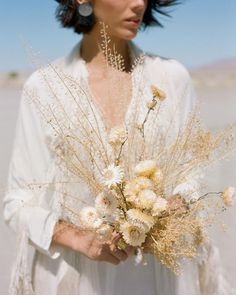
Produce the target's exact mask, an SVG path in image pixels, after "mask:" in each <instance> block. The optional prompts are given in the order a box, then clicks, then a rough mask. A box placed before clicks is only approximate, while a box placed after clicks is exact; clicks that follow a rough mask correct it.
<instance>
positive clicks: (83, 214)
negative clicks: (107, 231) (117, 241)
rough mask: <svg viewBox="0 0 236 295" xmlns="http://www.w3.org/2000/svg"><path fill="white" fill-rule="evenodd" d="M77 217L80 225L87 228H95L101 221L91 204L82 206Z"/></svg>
mask: <svg viewBox="0 0 236 295" xmlns="http://www.w3.org/2000/svg"><path fill="white" fill-rule="evenodd" d="M79 218H80V220H81V223H82V225H83V226H84V227H86V228H89V229H97V228H99V227H100V226H101V225H102V223H103V221H102V219H101V218H100V217H99V214H98V212H97V210H96V208H94V207H91V206H86V207H84V208H82V210H81V211H80V213H79Z"/></svg>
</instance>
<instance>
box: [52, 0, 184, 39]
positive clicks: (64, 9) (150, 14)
mask: <svg viewBox="0 0 236 295" xmlns="http://www.w3.org/2000/svg"><path fill="white" fill-rule="evenodd" d="M56 1H57V2H58V3H59V6H58V7H57V10H56V18H57V20H58V21H59V22H60V23H61V25H62V27H64V28H73V29H74V31H75V32H76V33H78V34H80V33H87V32H89V31H90V30H91V29H92V28H93V25H94V24H95V22H96V19H95V16H94V14H92V15H91V16H88V17H83V16H81V15H80V14H79V13H78V9H77V8H78V3H77V1H76V0H56ZM180 2H181V1H178V0H148V4H147V8H146V11H145V14H144V17H143V22H142V26H141V27H142V28H143V29H146V28H147V27H150V26H159V27H163V25H162V24H161V23H160V21H159V20H158V19H157V18H156V16H155V14H156V13H157V14H160V15H164V16H168V17H170V14H169V12H167V11H165V10H166V8H168V7H170V6H173V5H176V4H180Z"/></svg>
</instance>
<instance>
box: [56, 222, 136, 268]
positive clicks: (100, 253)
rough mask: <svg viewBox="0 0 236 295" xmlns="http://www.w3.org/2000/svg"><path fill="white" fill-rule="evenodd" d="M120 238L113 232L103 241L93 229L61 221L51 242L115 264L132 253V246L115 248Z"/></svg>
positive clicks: (91, 257)
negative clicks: (85, 228) (122, 248)
mask: <svg viewBox="0 0 236 295" xmlns="http://www.w3.org/2000/svg"><path fill="white" fill-rule="evenodd" d="M62 224H63V225H62ZM62 227H64V230H63V228H62ZM120 238H121V236H120V234H118V233H113V236H112V238H111V240H109V241H106V242H104V241H102V240H100V239H98V237H97V234H96V233H95V232H94V231H90V230H81V229H76V228H75V227H74V226H71V225H70V224H68V223H65V222H62V223H58V224H56V226H55V229H54V238H53V243H57V244H60V245H62V246H64V247H66V248H69V249H71V250H74V251H78V252H80V253H82V254H84V255H85V256H87V257H88V258H90V259H92V260H96V261H106V262H109V263H112V264H115V265H117V264H119V263H120V262H121V261H125V260H126V259H127V258H128V257H129V256H130V255H132V254H133V253H134V248H133V247H131V246H128V247H126V249H124V250H120V249H118V248H117V246H116V244H117V242H118V241H119V239H120Z"/></svg>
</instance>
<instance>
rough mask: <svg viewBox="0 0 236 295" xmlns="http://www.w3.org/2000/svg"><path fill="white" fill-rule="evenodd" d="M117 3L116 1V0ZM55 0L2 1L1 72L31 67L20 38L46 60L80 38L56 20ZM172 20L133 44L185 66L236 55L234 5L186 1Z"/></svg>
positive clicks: (215, 0) (226, 1)
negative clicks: (175, 60) (61, 26)
mask: <svg viewBox="0 0 236 295" xmlns="http://www.w3.org/2000/svg"><path fill="white" fill-rule="evenodd" d="M114 1H115V0H114ZM55 8H56V2H55V1H53V0H44V1H39V0H23V1H19V0H12V1H7V0H6V1H2V3H1V9H0V21H1V27H0V33H1V40H3V42H1V46H0V71H10V70H21V69H23V70H24V69H27V68H29V67H30V60H29V57H28V56H27V53H26V52H25V49H24V48H23V47H22V45H21V39H20V37H23V38H24V39H25V40H27V42H28V43H29V44H30V45H31V46H32V47H33V48H34V50H36V51H40V52H41V54H42V56H43V57H44V59H45V60H47V59H48V60H52V59H55V58H57V57H60V56H63V55H65V54H67V53H68V52H69V51H70V50H71V48H72V47H73V46H74V44H75V43H76V42H77V41H78V40H79V38H80V37H79V35H76V34H75V33H73V32H72V31H70V30H66V29H62V28H60V26H59V23H57V22H56V20H55V17H54V12H55ZM171 9H173V12H172V18H163V17H161V20H162V22H163V24H164V25H165V27H164V29H161V28H151V29H149V30H148V31H146V32H144V33H141V34H140V35H138V37H137V38H136V42H137V44H138V45H140V46H141V47H142V48H143V49H145V50H149V51H151V52H154V53H157V54H159V55H162V56H165V57H172V58H176V59H178V60H179V61H181V62H183V63H184V64H185V65H186V66H188V67H197V66H200V65H203V64H206V63H209V62H212V61H216V60H219V59H225V58H231V57H236V1H235V0H224V1H222V0H186V1H185V4H182V5H180V6H177V7H174V8H171Z"/></svg>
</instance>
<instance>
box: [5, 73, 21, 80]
mask: <svg viewBox="0 0 236 295" xmlns="http://www.w3.org/2000/svg"><path fill="white" fill-rule="evenodd" d="M18 77H19V73H17V72H10V73H9V74H8V78H10V79H16V78H18Z"/></svg>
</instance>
